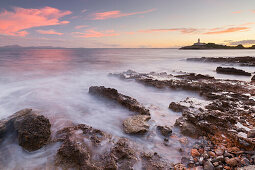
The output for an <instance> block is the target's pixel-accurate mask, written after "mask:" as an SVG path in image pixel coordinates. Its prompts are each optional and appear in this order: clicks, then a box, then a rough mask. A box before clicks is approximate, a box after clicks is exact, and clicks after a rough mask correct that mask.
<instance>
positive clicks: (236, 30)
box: [204, 27, 250, 35]
mask: <svg viewBox="0 0 255 170" xmlns="http://www.w3.org/2000/svg"><path fill="white" fill-rule="evenodd" d="M249 29H250V28H249V27H231V28H224V29H222V30H219V28H217V29H215V28H214V29H211V30H210V31H208V32H206V33H204V34H207V35H210V34H224V33H232V32H239V31H248V30H249ZM217 30H219V31H217Z"/></svg>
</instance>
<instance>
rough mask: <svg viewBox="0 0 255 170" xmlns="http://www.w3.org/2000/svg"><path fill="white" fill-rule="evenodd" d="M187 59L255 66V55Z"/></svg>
mask: <svg viewBox="0 0 255 170" xmlns="http://www.w3.org/2000/svg"><path fill="white" fill-rule="evenodd" d="M187 61H196V62H213V63H235V64H239V65H241V66H255V57H249V56H247V57H201V58H187Z"/></svg>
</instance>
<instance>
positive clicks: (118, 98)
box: [89, 86, 150, 115]
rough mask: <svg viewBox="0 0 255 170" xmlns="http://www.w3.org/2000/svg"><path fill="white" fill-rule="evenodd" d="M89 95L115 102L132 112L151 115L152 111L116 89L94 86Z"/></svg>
mask: <svg viewBox="0 0 255 170" xmlns="http://www.w3.org/2000/svg"><path fill="white" fill-rule="evenodd" d="M89 93H90V94H93V95H96V96H100V97H104V98H108V99H110V100H112V101H115V102H117V103H119V104H120V105H121V106H123V107H125V108H127V109H129V110H130V111H132V112H136V113H138V114H142V115H150V111H149V110H148V109H146V108H145V107H144V106H142V104H140V103H139V102H138V101H137V100H136V99H134V98H131V97H129V96H126V95H123V94H121V93H119V92H118V91H117V90H116V89H113V88H105V87H104V86H100V87H99V86H92V87H90V88H89Z"/></svg>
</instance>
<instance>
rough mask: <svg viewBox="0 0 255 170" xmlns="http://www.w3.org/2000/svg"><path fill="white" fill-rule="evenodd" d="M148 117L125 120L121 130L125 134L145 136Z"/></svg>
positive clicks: (140, 116)
mask: <svg viewBox="0 0 255 170" xmlns="http://www.w3.org/2000/svg"><path fill="white" fill-rule="evenodd" d="M150 118H151V117H150V116H147V115H136V116H132V117H130V118H127V119H126V120H124V122H123V128H124V131H125V133H127V134H145V133H146V132H147V131H148V130H149V125H148V123H147V122H148V121H149V120H150Z"/></svg>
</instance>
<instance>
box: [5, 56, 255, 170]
mask: <svg viewBox="0 0 255 170" xmlns="http://www.w3.org/2000/svg"><path fill="white" fill-rule="evenodd" d="M228 60H229V59H228ZM239 60H240V59H238V61H239ZM236 61H237V59H235V60H234V62H236ZM240 61H241V60H240ZM110 75H111V76H114V77H117V78H120V79H122V80H124V81H136V82H137V83H141V84H143V85H145V86H150V87H154V88H157V89H162V88H170V89H173V90H185V91H193V92H196V93H198V94H200V95H201V96H202V97H203V99H196V98H190V97H188V98H187V99H185V100H183V101H179V102H171V101H169V109H171V110H172V111H174V112H178V113H180V117H179V118H178V119H177V120H176V122H175V125H174V126H175V128H177V129H179V131H180V135H179V134H178V135H179V136H177V135H176V132H173V130H172V127H168V126H163V125H160V124H156V125H155V124H151V123H150V121H151V119H152V118H151V113H150V110H149V108H146V107H145V106H143V104H142V103H140V102H139V101H137V100H136V99H134V98H132V97H130V96H127V95H124V94H121V93H119V92H118V90H117V89H113V88H107V87H104V86H92V87H90V88H89V94H91V95H92V96H95V97H96V98H98V99H99V100H101V99H103V100H108V101H111V102H113V103H115V104H116V105H119V106H120V107H123V108H125V109H127V110H129V111H131V112H132V113H133V114H131V115H130V116H129V117H128V118H127V119H125V120H124V121H123V122H122V130H123V132H124V133H126V134H128V135H133V136H136V137H138V138H139V137H142V136H145V135H146V134H147V133H150V131H151V130H152V129H153V127H152V126H156V130H157V131H158V133H159V134H160V136H161V137H162V143H161V145H165V146H169V145H171V144H172V143H174V142H176V143H180V146H181V147H180V148H179V149H178V151H179V152H180V153H181V155H182V157H181V158H180V160H179V163H177V164H176V163H175V164H173V162H172V161H171V160H168V159H165V158H164V157H163V155H160V154H159V153H157V152H153V153H151V152H149V151H147V150H145V149H144V148H143V147H141V146H139V144H138V143H136V142H134V141H131V140H129V139H127V138H122V137H118V136H113V135H112V134H109V133H107V132H104V131H102V130H99V129H95V128H93V127H91V126H88V125H86V124H73V125H72V126H69V127H65V128H63V129H59V130H58V131H57V133H56V134H55V133H52V132H51V123H50V121H49V119H48V118H46V117H45V116H43V115H42V114H41V113H39V112H38V111H34V110H32V109H24V110H21V111H18V112H16V113H14V114H13V115H12V116H10V117H8V118H6V119H3V120H0V144H1V142H2V141H4V140H5V138H7V137H8V136H9V135H14V136H16V139H17V142H18V143H17V144H19V145H20V146H21V147H22V148H23V149H24V150H25V151H27V152H33V151H36V150H39V149H41V148H43V147H45V146H46V145H48V144H52V143H60V147H59V148H58V150H57V152H56V153H55V167H56V168H63V169H81V170H103V169H105V170H117V169H120V170H129V169H130V170H131V169H135V170H136V169H146V170H158V169H162V170H167V169H174V170H185V169H201V170H202V169H205V170H214V169H215V170H217V169H218V170H223V169H226V170H230V169H240V170H241V169H255V82H254V81H253V80H251V82H244V81H238V80H222V79H215V78H214V77H211V76H208V75H202V74H194V73H185V74H184V73H183V74H179V75H175V76H174V75H171V74H167V73H155V72H151V73H137V72H135V71H131V70H129V71H127V72H123V73H117V74H110ZM189 139H194V140H195V141H196V142H195V143H194V144H192V146H190V145H189ZM1 168H2V167H1V159H0V169H1Z"/></svg>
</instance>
